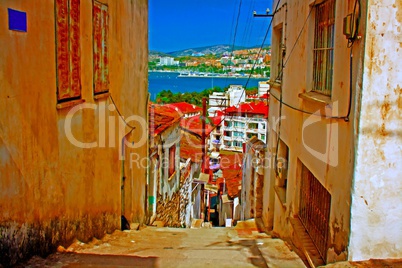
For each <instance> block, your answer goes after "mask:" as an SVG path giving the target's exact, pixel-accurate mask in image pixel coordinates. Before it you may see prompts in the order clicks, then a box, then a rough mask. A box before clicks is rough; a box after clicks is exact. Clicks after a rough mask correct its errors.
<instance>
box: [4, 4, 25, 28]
mask: <svg viewBox="0 0 402 268" xmlns="http://www.w3.org/2000/svg"><path fill="white" fill-rule="evenodd" d="M8 29H9V30H13V31H20V32H27V13H26V12H22V11H18V10H14V9H11V8H9V9H8Z"/></svg>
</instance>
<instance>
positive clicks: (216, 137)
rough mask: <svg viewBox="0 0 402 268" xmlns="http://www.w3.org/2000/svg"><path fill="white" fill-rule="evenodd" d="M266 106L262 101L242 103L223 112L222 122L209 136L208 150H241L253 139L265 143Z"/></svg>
mask: <svg viewBox="0 0 402 268" xmlns="http://www.w3.org/2000/svg"><path fill="white" fill-rule="evenodd" d="M267 117H268V105H267V104H266V103H264V102H262V101H260V102H257V103H243V104H240V105H238V106H231V107H229V108H227V109H226V110H224V115H223V120H222V123H221V125H220V126H217V127H216V128H215V129H214V131H213V132H212V133H211V135H210V148H219V149H221V150H229V151H238V152H241V151H242V150H243V143H245V142H247V141H248V140H250V139H251V138H253V137H256V138H258V139H259V140H261V141H262V142H264V143H266V141H267V124H268V120H267Z"/></svg>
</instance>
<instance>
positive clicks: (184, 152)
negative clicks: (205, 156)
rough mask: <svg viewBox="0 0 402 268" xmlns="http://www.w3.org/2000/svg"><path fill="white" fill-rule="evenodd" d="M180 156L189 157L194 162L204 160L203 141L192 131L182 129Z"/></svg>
mask: <svg viewBox="0 0 402 268" xmlns="http://www.w3.org/2000/svg"><path fill="white" fill-rule="evenodd" d="M180 158H184V159H189V158H191V161H192V162H197V163H199V162H201V161H202V142H201V138H200V137H198V136H196V135H193V134H191V133H188V132H185V131H182V136H181V138H180Z"/></svg>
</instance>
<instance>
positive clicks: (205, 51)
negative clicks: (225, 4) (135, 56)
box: [149, 45, 259, 57]
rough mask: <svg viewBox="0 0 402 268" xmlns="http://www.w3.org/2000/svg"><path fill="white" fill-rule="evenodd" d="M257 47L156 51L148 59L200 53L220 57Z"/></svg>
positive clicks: (211, 47)
mask: <svg viewBox="0 0 402 268" xmlns="http://www.w3.org/2000/svg"><path fill="white" fill-rule="evenodd" d="M257 47H259V46H254V47H241V46H234V47H233V48H232V45H213V46H205V47H197V48H188V49H183V50H178V51H173V52H168V53H163V52H158V51H150V52H149V56H150V57H183V56H191V55H193V54H197V53H202V54H205V55H208V54H213V55H220V54H223V53H225V52H230V51H232V49H233V50H242V49H251V48H257Z"/></svg>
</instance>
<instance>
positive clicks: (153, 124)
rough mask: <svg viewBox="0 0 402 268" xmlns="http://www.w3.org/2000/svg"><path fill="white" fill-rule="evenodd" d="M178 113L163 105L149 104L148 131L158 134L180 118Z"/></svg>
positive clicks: (151, 133) (152, 134)
mask: <svg viewBox="0 0 402 268" xmlns="http://www.w3.org/2000/svg"><path fill="white" fill-rule="evenodd" d="M180 118H181V117H180V114H179V113H178V112H177V111H176V110H175V109H172V108H169V107H166V106H164V105H158V104H151V105H150V106H149V133H150V135H151V136H154V135H158V134H160V133H162V132H163V131H165V130H166V129H168V128H169V127H170V126H172V125H173V124H174V123H176V122H177V121H179V120H180Z"/></svg>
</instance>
